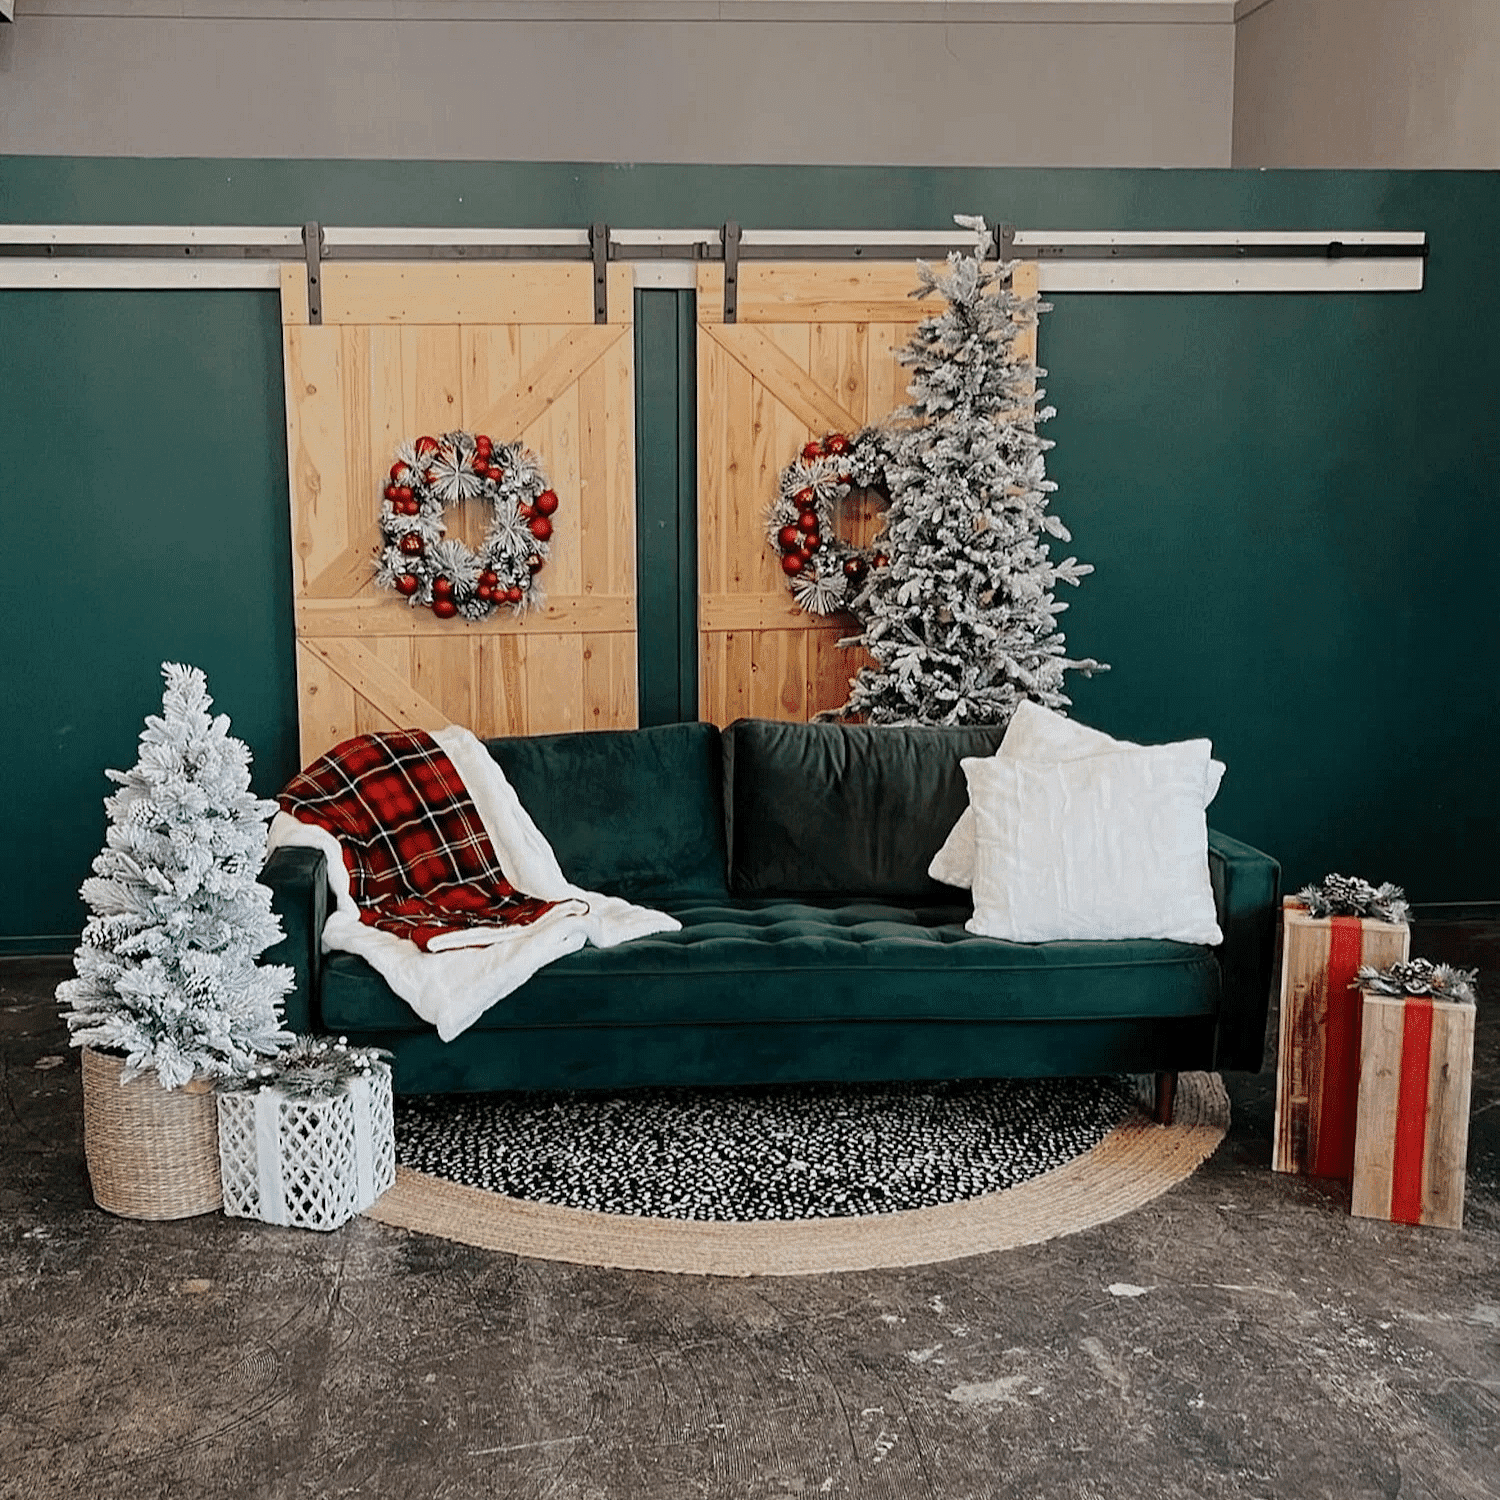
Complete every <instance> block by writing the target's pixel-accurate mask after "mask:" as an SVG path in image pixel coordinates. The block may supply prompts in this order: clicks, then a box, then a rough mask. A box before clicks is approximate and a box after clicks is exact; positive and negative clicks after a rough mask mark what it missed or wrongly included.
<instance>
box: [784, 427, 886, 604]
mask: <svg viewBox="0 0 1500 1500" xmlns="http://www.w3.org/2000/svg"><path fill="white" fill-rule="evenodd" d="M884 471H885V456H884V454H883V452H882V451H881V448H880V443H879V437H878V434H877V433H876V432H875V431H874V430H873V429H871V428H866V429H865V431H863V432H860V433H856V434H855V435H854V436H853V437H849V436H847V435H846V434H844V433H842V432H834V433H830V434H829V435H828V436H827V437H825V438H820V439H814V440H813V441H812V442H810V443H808V444H807V445H806V446H805V447H804V448H803V449H802V452H801V453H800V454H798V456H797V457H796V458H795V459H794V460H793V461H792V462H791V463H790V464H788V465H787V466H786V468H784V469H783V470H782V471H781V483H780V485H779V486H778V488H777V494H776V500H775V502H774V503H773V504H772V506H771V508H770V510H769V511H768V512H767V514H766V532H767V538H768V540H769V541H770V544H771V549H772V551H774V552H775V553H776V554H777V556H778V557H779V558H780V559H781V571H782V572H783V573H785V574H786V579H787V583H788V584H789V585H790V587H791V590H792V595H793V597H794V598H795V599H796V601H797V603H798V604H800V605H801V606H802V608H803V609H805V610H807V611H808V613H809V614H815V615H831V614H836V613H837V612H838V611H839V610H845V609H848V608H850V606H851V605H852V604H853V603H854V601H855V600H856V599H857V598H858V596H859V594H860V592H861V590H862V589H863V587H864V584H865V580H866V578H867V577H868V576H869V572H870V569H871V568H882V567H884V566H885V565H886V563H887V562H888V561H889V559H888V557H887V556H886V554H885V552H884V551H883V550H882V549H880V548H879V547H856V546H855V545H854V543H852V542H850V541H848V540H846V539H845V538H844V537H842V536H840V535H839V532H838V518H839V508H840V506H841V504H842V502H843V501H844V499H845V498H846V497H847V496H848V495H849V494H850V492H851V491H853V490H856V489H861V490H867V489H880V488H882V487H883V476H884Z"/></svg>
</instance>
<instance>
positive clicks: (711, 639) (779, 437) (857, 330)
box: [698, 262, 1036, 725]
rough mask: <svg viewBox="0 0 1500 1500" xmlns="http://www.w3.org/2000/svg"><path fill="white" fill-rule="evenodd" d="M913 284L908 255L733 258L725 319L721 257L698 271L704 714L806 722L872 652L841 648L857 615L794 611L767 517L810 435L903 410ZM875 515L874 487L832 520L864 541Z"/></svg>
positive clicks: (1018, 284) (1025, 282)
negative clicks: (901, 354) (881, 260)
mask: <svg viewBox="0 0 1500 1500" xmlns="http://www.w3.org/2000/svg"><path fill="white" fill-rule="evenodd" d="M919 284H920V283H919V281H918V277H917V272H916V268H915V267H914V266H913V265H911V264H910V263H900V264H895V263H892V264H878V265H854V266H851V265H842V264H830V263H827V262H821V263H809V264H802V263H790V262H783V263H776V264H770V263H756V262H750V263H742V264H741V265H740V267H739V289H738V306H737V310H736V321H735V322H734V323H725V322H724V272H723V267H722V266H717V265H705V266H700V267H699V271H698V453H699V465H698V469H699V473H698V536H699V574H698V591H699V592H698V641H699V687H698V703H699V716H700V718H703V719H706V720H708V721H710V722H711V723H715V724H720V725H723V724H727V723H729V722H731V721H732V720H734V719H736V718H739V717H742V716H754V717H757V718H768V719H782V720H792V721H805V720H808V719H811V718H812V717H813V716H814V715H815V714H817V713H819V712H821V711H823V710H825V709H830V708H837V707H838V706H839V705H840V704H842V703H843V702H845V701H846V699H847V698H848V695H849V681H850V679H851V678H852V677H853V676H854V674H855V673H856V672H857V671H858V670H859V668H860V667H861V666H862V665H865V664H866V663H868V662H869V660H870V658H869V656H868V654H867V653H865V652H864V651H863V650H860V649H859V648H841V647H840V646H839V645H838V642H839V641H840V640H841V639H845V638H847V637H849V636H851V635H854V634H857V633H858V629H859V626H858V623H857V622H856V621H855V619H854V618H853V616H851V615H832V616H821V615H811V614H808V613H806V612H805V611H804V610H802V609H800V608H798V606H797V604H796V602H795V600H794V599H793V598H792V594H791V591H790V589H788V588H787V586H786V581H785V576H784V574H783V573H782V571H781V566H780V562H779V559H778V557H777V555H776V554H775V553H774V552H773V551H772V550H771V548H770V547H769V546H768V545H767V543H766V534H765V513H766V510H767V508H768V507H769V506H770V504H771V502H772V500H773V499H774V497H775V494H776V487H777V484H778V482H779V480H780V476H781V471H782V469H784V468H785V467H786V466H787V464H789V463H791V462H792V460H793V459H794V458H795V457H796V456H797V454H798V452H799V451H800V450H801V448H802V445H803V444H804V443H806V442H807V441H808V440H809V439H812V438H820V437H823V436H825V435H826V434H827V433H830V432H835V431H838V432H845V433H850V434H852V433H854V432H857V431H858V430H859V429H860V428H862V427H866V426H868V425H870V424H871V423H874V422H877V421H879V420H881V419H882V418H884V417H886V416H887V415H889V414H890V413H891V412H893V411H894V410H895V409H896V408H897V407H899V406H902V405H904V404H905V402H906V400H907V393H906V387H907V385H908V383H909V378H910V377H909V375H908V372H907V370H906V368H905V366H903V365H902V364H901V363H900V361H899V360H898V359H897V357H896V355H897V351H898V350H900V349H901V348H902V347H903V346H904V345H905V344H906V343H907V341H908V340H909V339H910V337H911V335H912V333H913V332H914V330H915V328H916V325H917V323H918V322H919V321H920V320H921V319H922V318H923V317H925V316H927V315H928V314H929V313H932V312H936V311H938V310H939V309H940V307H941V303H940V302H937V301H935V300H930V299H929V300H924V301H922V302H917V301H915V300H914V299H912V297H911V296H910V293H911V292H912V291H914V290H915V289H916V288H917V286H918V285H919ZM1014 286H1015V289H1016V291H1017V292H1018V293H1020V294H1021V295H1022V296H1028V295H1034V294H1035V291H1036V268H1035V266H1034V265H1029V264H1023V265H1021V266H1018V267H1017V269H1016V272H1015V279H1014ZM1031 347H1032V352H1034V344H1033V345H1032V346H1031ZM882 520H883V513H882V510H881V507H880V506H879V504H878V503H876V499H875V497H874V496H871V495H862V496H860V495H851V496H850V497H849V498H848V499H847V500H846V501H845V504H844V515H843V516H842V518H841V528H840V529H841V531H842V533H843V534H844V535H845V536H847V537H848V538H849V539H850V540H852V541H854V542H856V543H858V544H860V545H865V544H868V543H869V542H870V541H871V540H873V538H874V536H875V534H876V532H877V531H878V530H879V528H880V525H881V523H882Z"/></svg>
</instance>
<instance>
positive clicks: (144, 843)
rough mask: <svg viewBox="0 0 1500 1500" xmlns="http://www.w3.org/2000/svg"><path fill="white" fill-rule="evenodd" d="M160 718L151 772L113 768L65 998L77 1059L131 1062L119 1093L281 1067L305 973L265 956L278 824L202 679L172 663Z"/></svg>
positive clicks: (143, 757) (143, 755)
mask: <svg viewBox="0 0 1500 1500" xmlns="http://www.w3.org/2000/svg"><path fill="white" fill-rule="evenodd" d="M162 673H163V675H164V676H165V678H166V684H167V685H166V692H165V693H164V695H163V697H162V714H161V717H160V718H157V717H156V716H155V715H152V716H149V717H148V718H147V720H146V727H145V729H144V731H143V732H142V734H141V737H140V759H139V760H138V761H137V763H136V765H135V767H134V768H133V769H132V770H130V771H106V772H105V774H106V775H107V776H108V777H109V778H110V780H112V781H116V782H118V783H119V784H120V790H119V791H118V792H115V793H114V794H113V795H111V796H109V797H106V798H105V799H104V806H105V810H106V811H107V812H108V813H109V817H110V824H109V828H108V831H107V833H106V836H105V846H104V848H103V849H102V850H101V851H100V852H99V854H98V855H97V856H96V857H95V859H94V863H93V871H94V873H93V875H92V876H91V877H90V878H89V879H87V880H85V881H84V882H83V886H82V890H81V892H80V894H81V895H82V896H83V899H84V900H85V901H86V902H87V903H88V906H89V909H90V911H91V912H92V915H91V916H90V918H89V920H88V922H87V924H86V925H85V927H84V930H83V944H82V946H81V947H80V948H78V949H77V950H76V951H75V953H74V968H75V971H76V973H77V977H76V978H75V979H69V980H66V981H64V983H62V984H61V985H59V986H58V990H57V998H58V999H59V1000H60V1001H61V1002H62V1003H63V1004H64V1005H65V1006H66V1007H68V1009H67V1010H66V1012H65V1015H66V1020H67V1023H68V1026H69V1028H70V1029H71V1030H72V1033H73V1038H72V1040H73V1045H74V1046H75V1047H82V1046H91V1047H100V1048H108V1049H114V1050H116V1051H119V1052H123V1053H124V1054H125V1057H126V1064H125V1068H124V1070H123V1072H122V1075H121V1082H122V1083H123V1082H127V1081H129V1080H130V1079H132V1078H135V1077H138V1076H139V1075H140V1074H142V1073H144V1072H146V1071H148V1070H150V1069H152V1068H154V1069H155V1070H156V1076H157V1080H158V1082H160V1084H161V1086H162V1087H163V1088H167V1089H171V1088H179V1087H181V1085H183V1084H184V1083H186V1082H188V1080H189V1079H191V1078H192V1077H193V1075H194V1074H195V1073H204V1074H208V1075H213V1076H220V1077H223V1076H232V1075H236V1074H241V1073H245V1072H247V1071H248V1070H249V1069H250V1068H251V1067H252V1066H254V1065H255V1063H256V1062H257V1060H258V1059H260V1058H261V1057H265V1056H269V1055H272V1054H274V1053H275V1052H276V1050H277V1049H278V1047H279V1046H280V1044H281V1043H283V1042H288V1041H290V1040H291V1035H290V1033H288V1032H286V1031H283V1030H282V1029H281V1001H282V997H283V996H284V995H285V994H286V993H287V991H288V990H290V989H291V987H292V984H293V972H292V970H291V969H289V968H287V967H285V966H284V965H258V964H257V963H256V959H257V958H258V957H259V956H260V954H262V953H263V952H264V951H265V950H266V949H267V948H268V947H270V945H271V944H272V943H274V942H277V941H278V940H279V939H280V938H281V936H282V930H281V923H280V921H279V919H278V918H277V917H276V915H275V914H274V913H273V912H272V910H271V892H270V890H269V889H268V888H267V887H266V886H264V885H262V884H260V882H259V881H258V880H257V878H256V877H257V875H258V874H259V871H260V867H261V864H262V863H263V862H264V860H265V855H266V825H267V821H268V820H269V818H270V817H271V815H272V814H273V813H274V812H275V811H276V804H275V803H274V802H269V801H262V800H261V799H260V798H258V797H256V796H255V795H254V794H253V793H252V792H251V791H250V751H249V748H248V746H246V745H245V744H244V743H243V742H242V741H240V740H237V739H234V738H232V737H231V735H230V734H229V719H228V716H227V715H224V714H220V715H219V716H218V717H217V718H212V719H211V718H210V717H209V713H208V709H209V705H210V704H211V703H212V702H213V700H212V699H211V698H210V697H209V696H208V690H207V684H206V682H205V679H204V676H203V673H202V672H200V671H199V670H198V669H197V668H196V667H183V666H177V665H175V664H173V663H171V662H167V663H165V664H164V665H163V667H162Z"/></svg>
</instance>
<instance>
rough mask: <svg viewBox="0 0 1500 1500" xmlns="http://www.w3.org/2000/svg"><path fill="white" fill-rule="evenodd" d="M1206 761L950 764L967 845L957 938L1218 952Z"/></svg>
mask: <svg viewBox="0 0 1500 1500" xmlns="http://www.w3.org/2000/svg"><path fill="white" fill-rule="evenodd" d="M1209 749H1210V746H1209V742H1208V741H1207V740H1186V741H1183V742H1182V743H1180V744H1175V745H1146V746H1137V747H1135V748H1133V749H1122V750H1113V751H1110V752H1108V753H1107V754H1104V755H1091V756H1086V757H1083V758H1081V759H1077V760H1064V761H1034V760H1020V759H1012V758H1010V757H1006V756H990V757H989V758H987V759H984V758H979V757H975V758H972V759H967V760H964V761H963V762H961V764H962V766H963V769H964V775H965V776H966V777H967V778H968V782H969V802H970V806H971V807H972V808H973V809H974V821H975V834H976V838H975V859H974V915H973V917H971V918H970V919H969V921H968V922H967V923H966V924H965V925H966V926H967V927H968V930H969V931H970V932H975V933H979V934H980V935H981V936H984V937H995V938H1005V939H1008V940H1009V941H1011V942H1015V943H1045V942H1051V941H1053V940H1056V939H1063V938H1079V939H1106V938H1173V939H1175V940H1176V941H1178V942H1181V943H1208V944H1216V943H1220V942H1222V941H1223V934H1222V933H1221V932H1220V931H1219V924H1218V920H1217V916H1216V913H1215V911H1214V896H1213V886H1212V885H1211V884H1210V882H1209V876H1208V825H1207V822H1206V821H1205V819H1204V816H1203V787H1204V778H1205V775H1206V773H1207V769H1208V758H1209Z"/></svg>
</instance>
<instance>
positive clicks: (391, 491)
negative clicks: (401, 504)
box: [385, 484, 401, 500]
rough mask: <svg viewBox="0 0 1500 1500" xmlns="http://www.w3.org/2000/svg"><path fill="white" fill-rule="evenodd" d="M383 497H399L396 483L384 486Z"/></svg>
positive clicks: (393, 498)
mask: <svg viewBox="0 0 1500 1500" xmlns="http://www.w3.org/2000/svg"><path fill="white" fill-rule="evenodd" d="M385 498H386V499H387V500H399V499H400V498H401V496H400V491H399V489H398V487H397V486H396V485H394V484H388V485H386V487H385Z"/></svg>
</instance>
